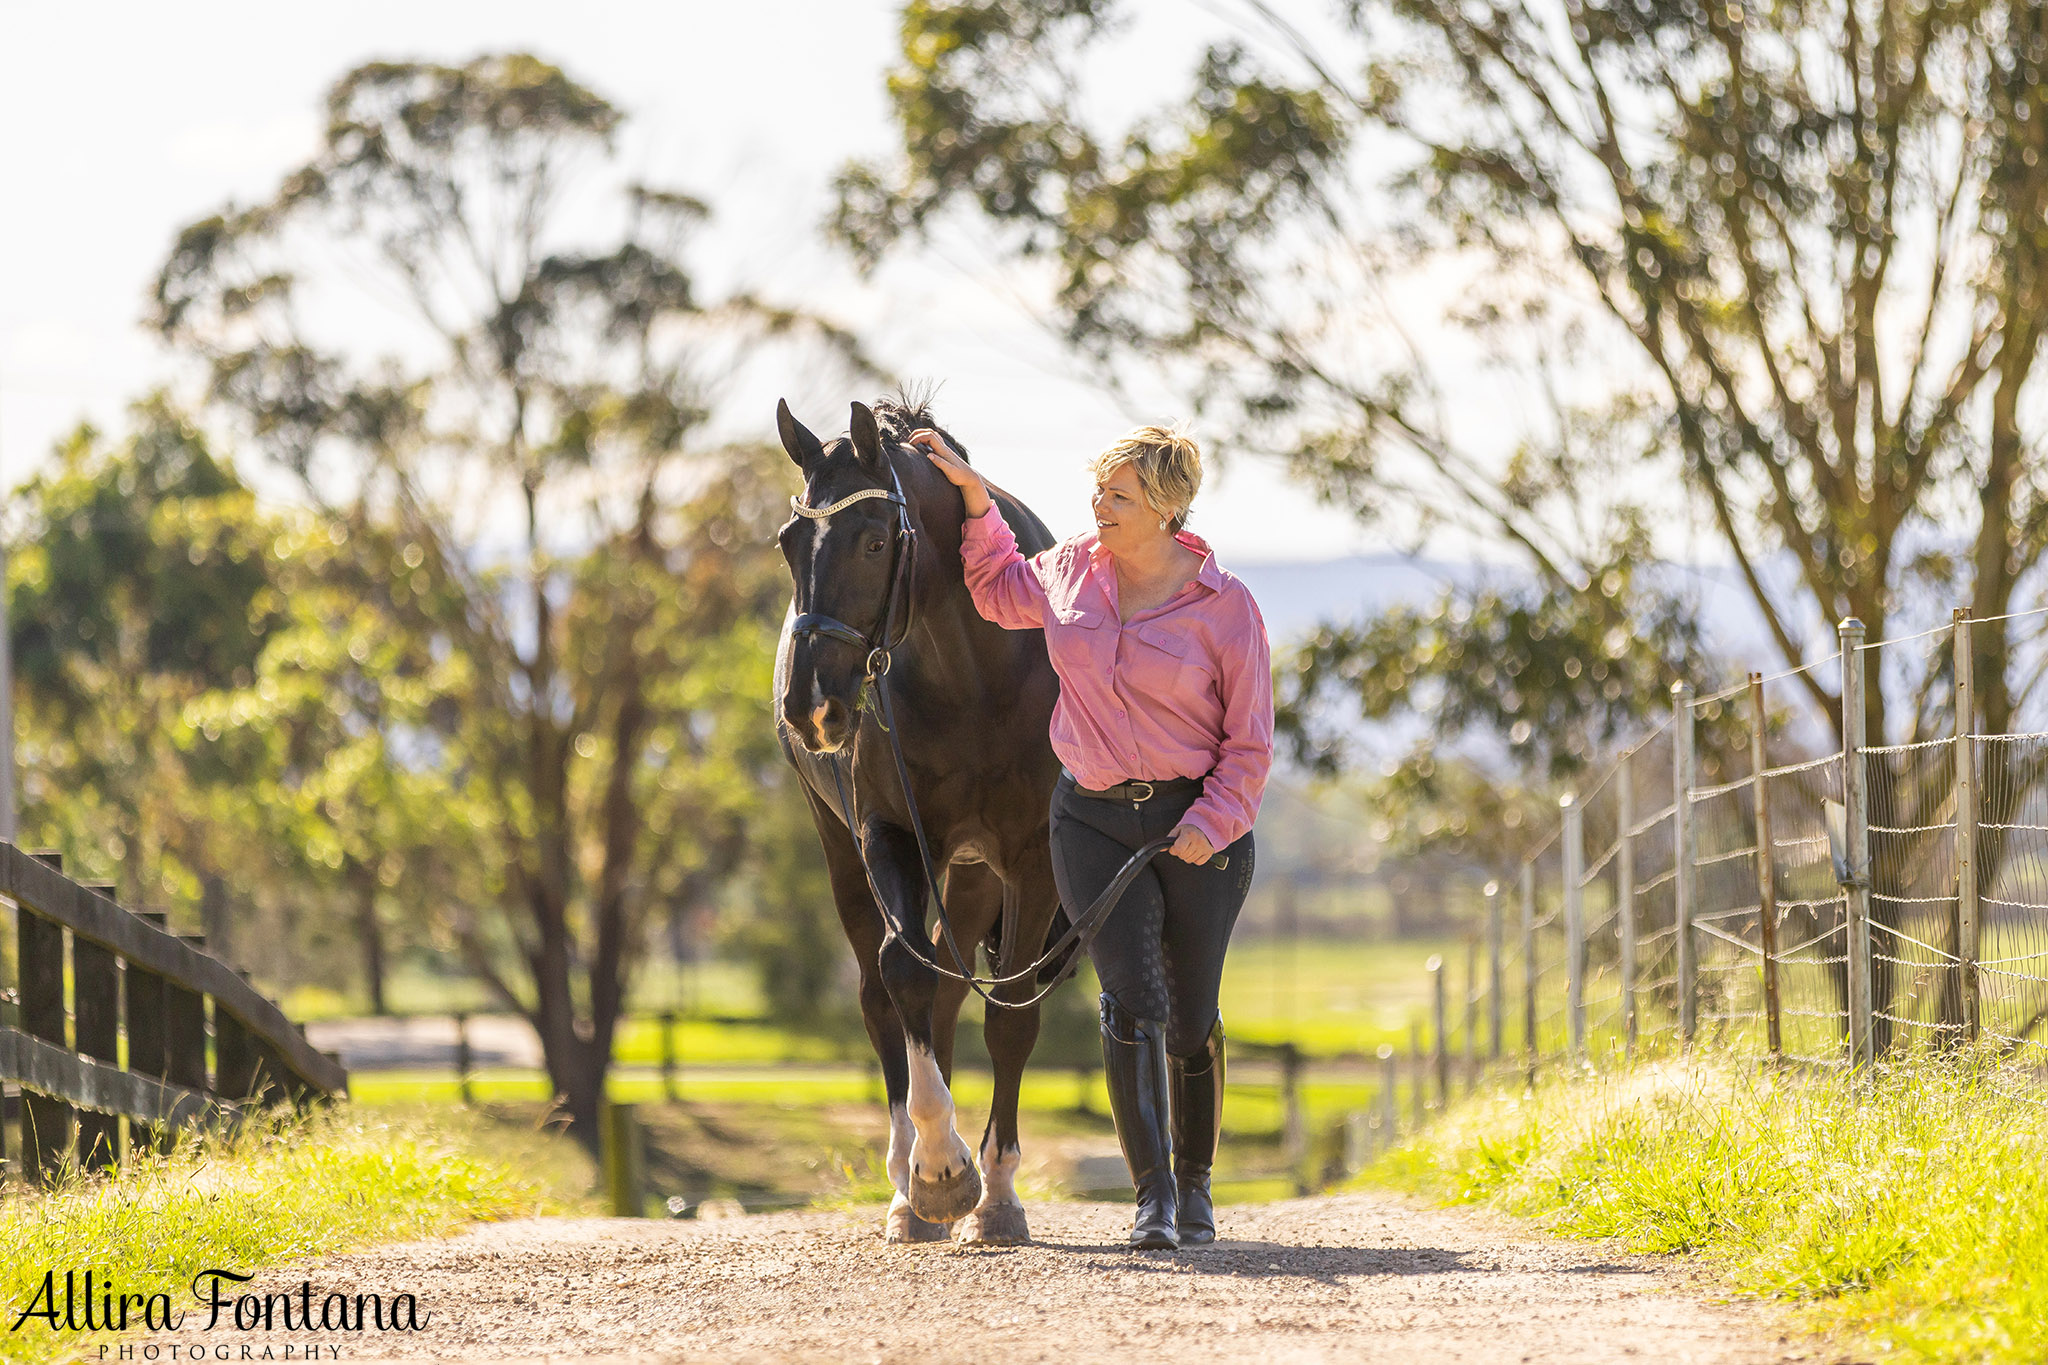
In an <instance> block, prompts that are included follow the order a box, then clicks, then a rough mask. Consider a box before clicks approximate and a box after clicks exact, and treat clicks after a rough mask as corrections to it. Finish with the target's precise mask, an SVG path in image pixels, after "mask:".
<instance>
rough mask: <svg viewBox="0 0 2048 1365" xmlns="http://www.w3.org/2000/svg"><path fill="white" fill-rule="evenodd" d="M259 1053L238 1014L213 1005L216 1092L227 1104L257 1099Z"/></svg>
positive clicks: (217, 1001) (214, 1003)
mask: <svg viewBox="0 0 2048 1365" xmlns="http://www.w3.org/2000/svg"><path fill="white" fill-rule="evenodd" d="M257 1070H258V1067H257V1058H256V1049H255V1047H254V1045H253V1044H252V1043H251V1041H250V1038H249V1030H248V1029H246V1028H244V1027H243V1026H242V1021H241V1020H239V1019H237V1018H235V1016H234V1014H233V1013H232V1012H231V1011H229V1010H226V1009H223V1008H222V1007H221V1002H220V1001H219V1000H218V999H216V1000H215V1001H214V1002H213V1071H214V1083H213V1092H214V1093H215V1094H216V1095H219V1096H220V1097H221V1098H222V1099H224V1100H234V1101H236V1102H240V1101H242V1100H248V1099H253V1098H255V1096H256V1087H257V1080H258V1077H257Z"/></svg>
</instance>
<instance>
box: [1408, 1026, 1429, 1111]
mask: <svg viewBox="0 0 2048 1365" xmlns="http://www.w3.org/2000/svg"><path fill="white" fill-rule="evenodd" d="M1408 1070H1409V1072H1410V1075H1411V1079H1410V1081H1409V1088H1408V1107H1409V1109H1410V1110H1411V1111H1412V1112H1413V1113H1414V1115H1415V1131H1416V1132H1418V1133H1419V1132H1421V1131H1422V1125H1423V1124H1425V1123H1427V1122H1429V1112H1428V1111H1429V1072H1428V1070H1427V1063H1426V1062H1425V1060H1424V1057H1423V1052H1422V1025H1420V1024H1410V1025H1409V1026H1408Z"/></svg>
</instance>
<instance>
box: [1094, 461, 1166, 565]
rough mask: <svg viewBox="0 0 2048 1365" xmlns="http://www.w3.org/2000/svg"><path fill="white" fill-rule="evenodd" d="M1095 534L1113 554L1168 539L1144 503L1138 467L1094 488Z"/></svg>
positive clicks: (1121, 468) (1123, 468)
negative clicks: (1157, 540)
mask: <svg viewBox="0 0 2048 1365" xmlns="http://www.w3.org/2000/svg"><path fill="white" fill-rule="evenodd" d="M1093 505H1094V510H1095V534H1096V537H1097V539H1098V540H1100V541H1101V543H1102V548H1103V549H1105V550H1107V551H1109V552H1110V553H1111V554H1117V553H1120V552H1124V551H1129V550H1134V549H1137V548H1138V547H1139V546H1142V545H1144V544H1145V543H1146V542H1147V541H1149V540H1153V539H1165V538H1166V537H1167V536H1168V535H1169V534H1170V533H1169V532H1166V531H1162V530H1160V529H1159V520H1160V518H1159V513H1158V512H1157V511H1155V510H1154V509H1153V507H1152V505H1151V504H1150V503H1148V502H1146V501H1145V490H1144V489H1143V488H1142V487H1140V486H1139V484H1138V470H1137V467H1136V466H1135V465H1132V464H1129V463H1125V464H1120V465H1118V466H1117V467H1116V468H1115V469H1113V470H1111V471H1110V474H1109V477H1108V478H1106V479H1104V480H1103V481H1102V482H1101V483H1099V484H1097V485H1096V486H1095V501H1094V504H1093Z"/></svg>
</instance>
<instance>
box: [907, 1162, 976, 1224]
mask: <svg viewBox="0 0 2048 1365" xmlns="http://www.w3.org/2000/svg"><path fill="white" fill-rule="evenodd" d="M980 1202H981V1172H980V1171H977V1170H975V1169H974V1163H973V1162H972V1161H969V1162H966V1163H964V1164H962V1165H961V1167H960V1169H959V1170H958V1171H956V1172H955V1173H954V1174H952V1175H951V1176H944V1177H941V1178H940V1179H938V1180H923V1179H920V1178H919V1177H918V1174H917V1171H916V1170H915V1169H914V1168H913V1169H912V1171H911V1173H910V1207H911V1208H912V1210H914V1211H915V1212H916V1214H917V1216H918V1217H920V1218H922V1219H924V1220H926V1221H927V1222H931V1223H951V1222H954V1221H955V1220H957V1219H960V1218H963V1217H965V1216H966V1215H967V1214H970V1213H972V1212H974V1206H975V1205H976V1204H979V1203H980Z"/></svg>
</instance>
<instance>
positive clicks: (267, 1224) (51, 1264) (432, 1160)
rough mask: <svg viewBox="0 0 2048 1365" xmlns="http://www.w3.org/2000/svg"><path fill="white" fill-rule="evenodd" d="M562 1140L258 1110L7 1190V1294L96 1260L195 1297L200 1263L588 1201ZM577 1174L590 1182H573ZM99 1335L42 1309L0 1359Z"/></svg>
mask: <svg viewBox="0 0 2048 1365" xmlns="http://www.w3.org/2000/svg"><path fill="white" fill-rule="evenodd" d="M567 1146H569V1144H566V1143H563V1142H561V1141H560V1140H559V1139H556V1138H554V1137H552V1136H550V1135H548V1134H543V1133H532V1134H516V1133H507V1132H505V1131H504V1130H503V1129H502V1128H498V1127H490V1128H486V1126H485V1125H483V1124H482V1123H480V1122H479V1121H477V1120H475V1119H473V1118H468V1117H465V1116H463V1115H461V1114H459V1113H448V1112H431V1113H430V1112H429V1111H426V1110H420V1111H417V1112H393V1113H389V1114H382V1115H380V1114H377V1113H373V1112H367V1111H364V1110H360V1109H355V1108H351V1107H350V1106H347V1105H342V1106H338V1107H337V1108H335V1109H333V1110H331V1111H327V1112H321V1113H316V1114H314V1115H312V1116H311V1117H309V1118H308V1119H307V1120H305V1122H304V1124H303V1125H299V1124H295V1123H294V1122H292V1121H291V1120H289V1119H278V1120H271V1121H257V1122H252V1123H250V1124H249V1125H247V1126H246V1127H245V1128H244V1129H243V1131H242V1133H241V1134H240V1135H239V1136H238V1137H235V1138H232V1139H230V1138H228V1137H225V1136H213V1137H209V1138H206V1139H203V1140H187V1141H185V1142H183V1143H181V1144H180V1145H179V1147H178V1149H177V1150H176V1151H175V1152H173V1153H172V1154H171V1155H169V1156H164V1157H142V1158H137V1159H136V1161H135V1162H134V1164H133V1165H132V1166H130V1167H129V1168H128V1169H126V1170H124V1171H122V1172H121V1173H120V1174H119V1175H116V1176H87V1175H79V1174H74V1175H72V1176H71V1177H69V1178H68V1179H66V1180H65V1181H64V1182H63V1183H62V1184H61V1185H59V1186H58V1187H57V1188H55V1189H53V1190H50V1191H47V1192H24V1191H18V1190H17V1191H11V1192H10V1193H9V1194H8V1196H7V1197H6V1198H4V1199H0V1302H5V1303H7V1304H9V1305H12V1307H13V1311H12V1312H11V1313H10V1314H9V1317H8V1321H9V1324H10V1325H12V1323H13V1321H14V1318H15V1316H16V1315H18V1314H19V1313H20V1312H21V1311H22V1310H23V1309H24V1308H26V1307H27V1306H28V1305H29V1304H30V1302H31V1301H32V1300H33V1299H34V1297H35V1295H36V1292H37V1290H38V1289H39V1288H40V1286H41V1284H42V1280H43V1277H44V1275H45V1273H46V1272H49V1271H52V1270H54V1271H55V1272H56V1282H57V1286H58V1292H59V1294H60V1296H61V1294H62V1286H63V1281H64V1273H65V1272H66V1271H67V1270H75V1271H77V1272H79V1273H80V1274H81V1275H82V1274H83V1273H84V1272H85V1271H86V1270H87V1269H91V1270H92V1271H93V1272H94V1277H95V1279H96V1280H97V1281H99V1282H100V1283H102V1284H105V1283H112V1284H114V1285H117V1286H119V1291H120V1292H122V1293H126V1294H153V1293H157V1292H164V1293H168V1294H169V1295H170V1296H171V1302H172V1303H173V1305H175V1306H178V1307H180V1308H190V1306H191V1304H192V1298H191V1290H190V1285H191V1280H192V1277H193V1275H194V1274H196V1273H197V1272H198V1271H200V1270H203V1269H206V1268H209V1267H223V1268H228V1269H232V1270H236V1271H239V1272H242V1273H248V1272H250V1271H253V1270H255V1269H256V1268H257V1267H259V1266H264V1265H273V1264H277V1263H279V1262H284V1261H293V1260H298V1259H301V1258H306V1257H312V1256H320V1255H327V1254H330V1253H334V1252H340V1251H346V1250H350V1249H353V1248H356V1247H362V1246H367V1245H370V1244H373V1243H377V1242H389V1241H401V1240H409V1239H414V1238H422V1237H436V1236H441V1235H444V1234H447V1233H449V1232H453V1231H455V1230H456V1229H458V1228H460V1227H462V1226H464V1225H465V1224H469V1223H474V1222H480V1221H482V1222H489V1221H498V1220H502V1219H508V1218H520V1217H526V1216H529V1215H533V1214H541V1213H560V1212H576V1211H582V1210H584V1209H585V1208H586V1206H587V1200H586V1197H585V1196H584V1195H583V1194H582V1193H581V1191H582V1189H584V1188H587V1184H588V1176H587V1173H586V1172H578V1171H574V1170H571V1169H569V1168H568V1167H567V1166H565V1165H564V1161H565V1158H564V1156H563V1155H562V1152H561V1149H562V1148H564V1147H567ZM579 1182H581V1183H579ZM99 1339H101V1338H95V1337H90V1336H88V1335H86V1334H73V1333H69V1332H67V1331H63V1330H57V1331H52V1329H51V1328H50V1325H49V1323H48V1322H47V1321H45V1320H43V1319H33V1320H30V1321H28V1322H26V1323H25V1324H24V1325H23V1326H22V1327H21V1329H20V1330H19V1331H16V1332H8V1333H4V1334H0V1360H6V1361H15V1360H20V1361H29V1360H48V1359H52V1358H56V1357H59V1356H61V1355H64V1354H67V1353H69V1352H71V1351H76V1350H81V1349H83V1348H84V1347H85V1345H86V1344H87V1343H88V1342H89V1341H92V1340H99Z"/></svg>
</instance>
